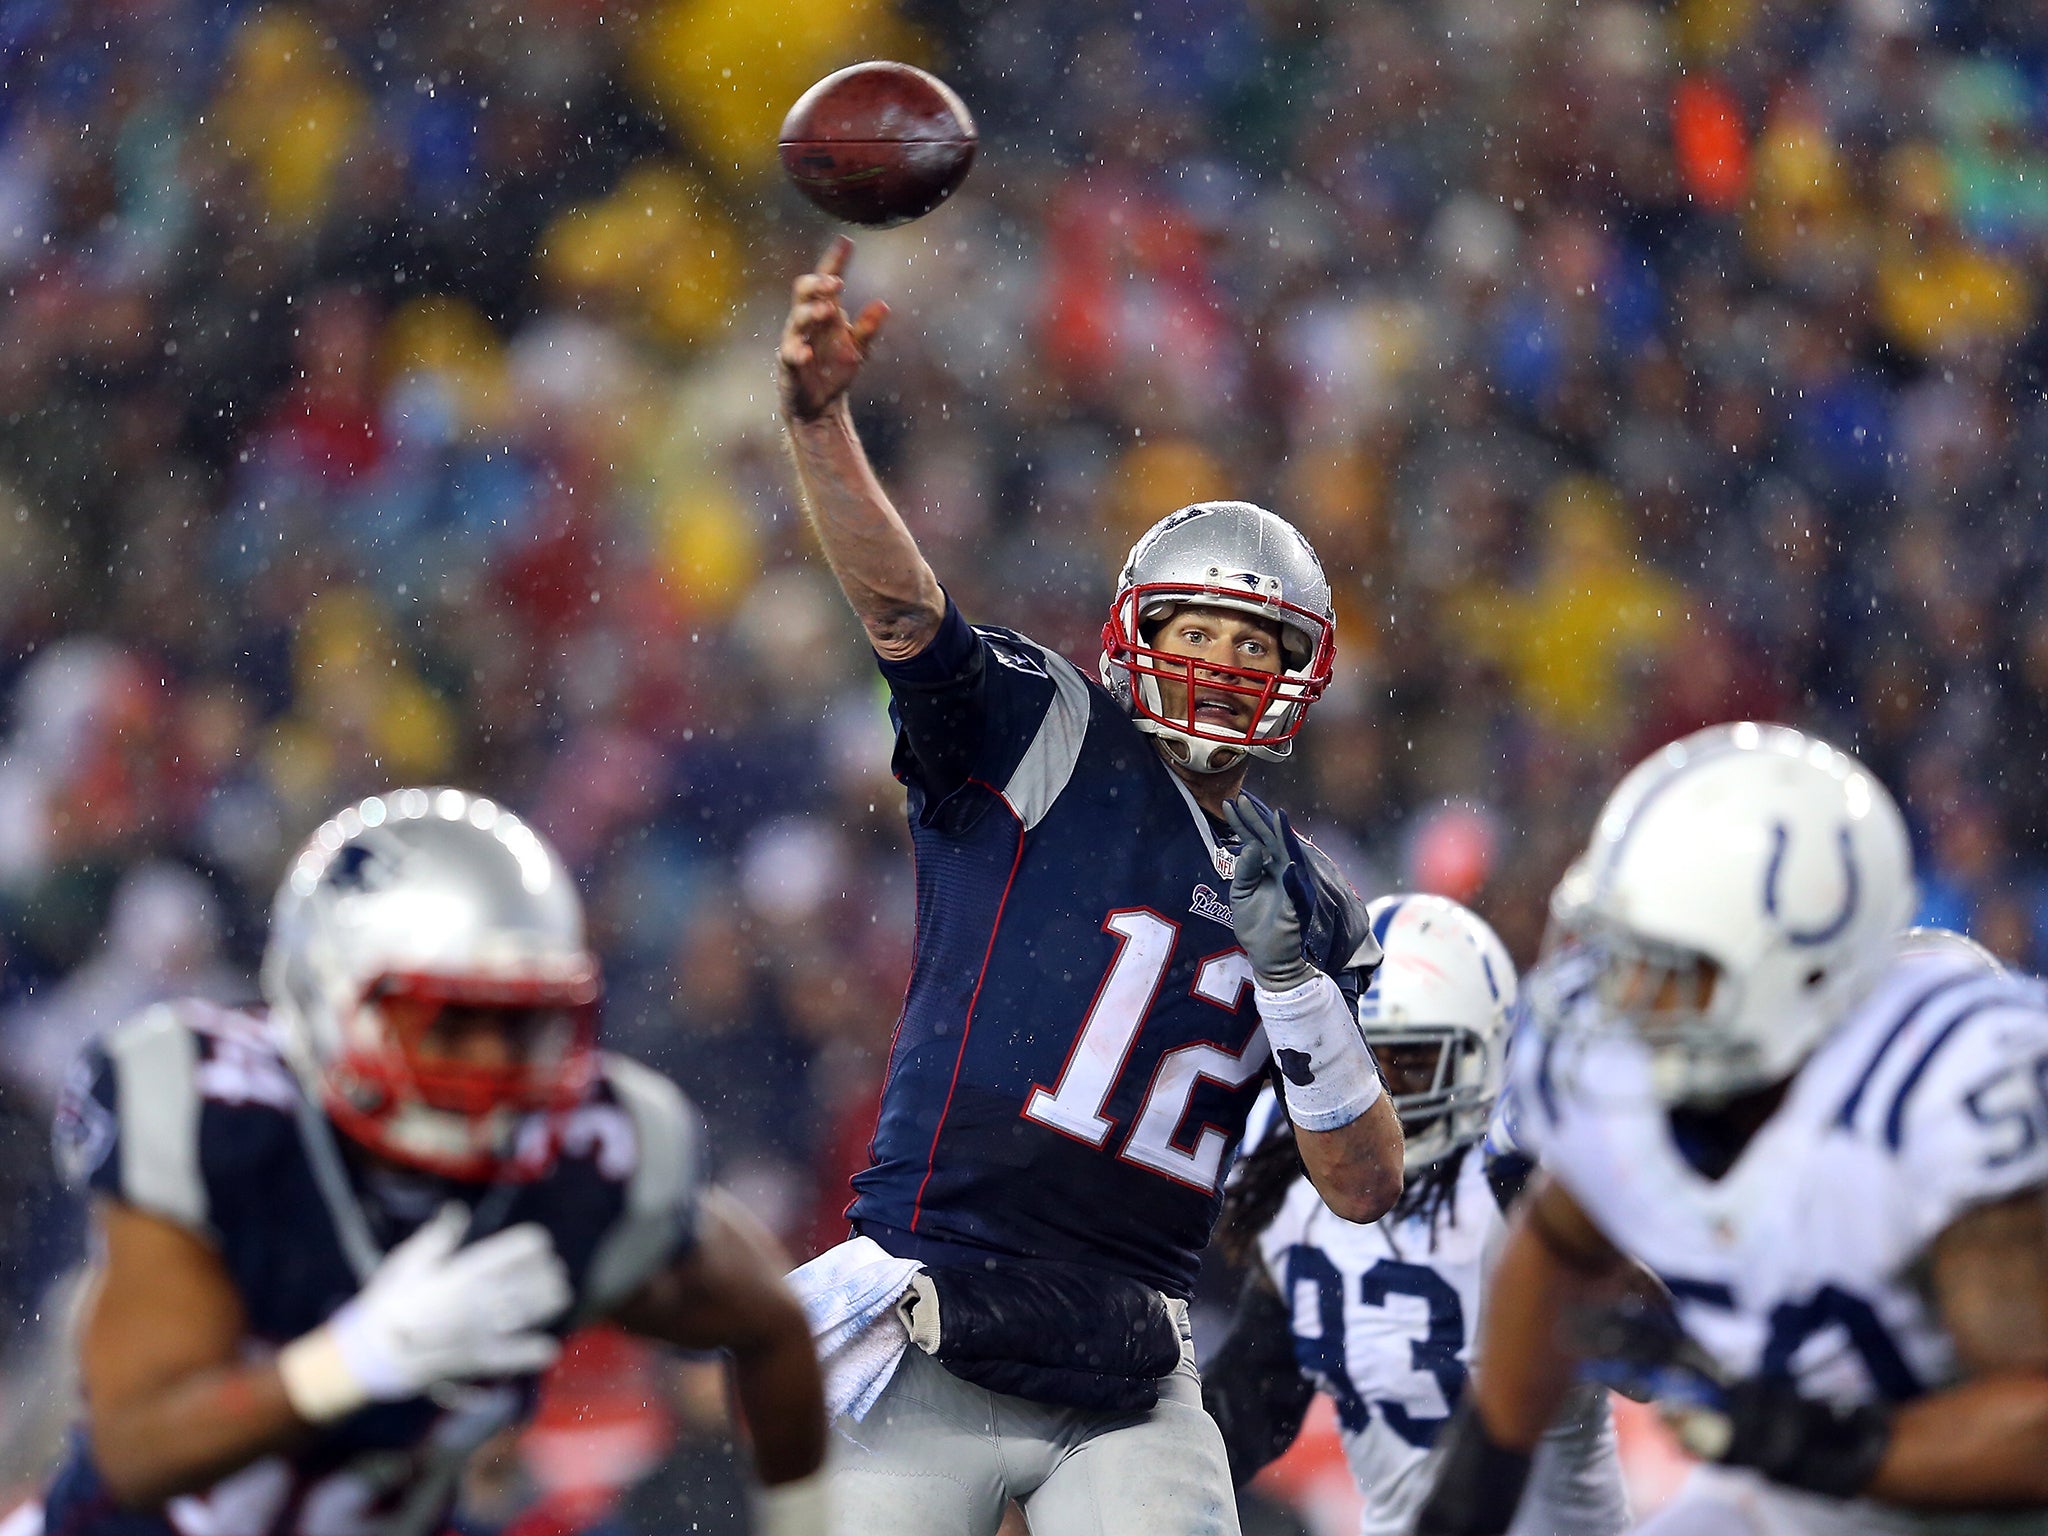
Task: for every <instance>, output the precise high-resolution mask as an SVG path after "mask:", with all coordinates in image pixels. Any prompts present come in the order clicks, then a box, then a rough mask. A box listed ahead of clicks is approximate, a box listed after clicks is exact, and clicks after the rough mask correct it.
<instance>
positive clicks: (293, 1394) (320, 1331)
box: [277, 1324, 370, 1424]
mask: <svg viewBox="0 0 2048 1536" xmlns="http://www.w3.org/2000/svg"><path fill="white" fill-rule="evenodd" d="M277 1374H278V1377H279V1378H280V1379H281V1380H282V1381H283V1382H284V1395H285V1401H287V1402H288V1403H290V1404H291V1405H292V1412H294V1413H296V1414H297V1415H298V1416H299V1417H300V1418H302V1419H304V1420H305V1421H306V1422H307V1423H308V1424H330V1423H332V1422H333V1421H334V1420H336V1419H339V1418H343V1417H345V1416H346V1415H348V1414H351V1413H354V1412H355V1411H356V1410H357V1409H358V1408H360V1407H362V1406H363V1404H365V1403H367V1402H368V1401H369V1400H370V1395H369V1393H367V1392H365V1391H364V1390H363V1384H362V1383H361V1382H360V1381H358V1380H357V1379H356V1374H355V1372H354V1371H352V1370H350V1369H349V1367H348V1361H347V1359H346V1358H345V1357H344V1356H343V1354H342V1351H341V1341H340V1340H339V1339H338V1338H337V1337H336V1336H335V1332H334V1328H333V1325H332V1324H328V1325H326V1326H323V1327H319V1328H315V1329H314V1330H313V1331H312V1332H311V1333H307V1334H301V1335H300V1336H299V1337H298V1338H296V1339H293V1340H292V1341H291V1343H289V1344H287V1345H285V1347H284V1348H283V1349H281V1350H279V1351H278V1352H277Z"/></svg>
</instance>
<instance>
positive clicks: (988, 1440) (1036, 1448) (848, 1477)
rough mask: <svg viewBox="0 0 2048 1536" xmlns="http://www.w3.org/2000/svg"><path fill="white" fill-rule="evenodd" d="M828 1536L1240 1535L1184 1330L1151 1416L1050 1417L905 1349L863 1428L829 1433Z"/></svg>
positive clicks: (1078, 1413) (1219, 1441)
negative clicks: (1006, 1520)
mask: <svg viewBox="0 0 2048 1536" xmlns="http://www.w3.org/2000/svg"><path fill="white" fill-rule="evenodd" d="M830 1466H831V1469H832V1529H833V1532H834V1536H996V1530H997V1527H999V1526H1000V1525H1001V1524H1002V1521H1003V1510H1004V1508H1005V1506H1006V1505H1007V1504H1008V1503H1009V1501H1010V1500H1011V1499H1015V1500H1017V1502H1018V1503H1020V1504H1022V1505H1023V1506H1024V1514H1025V1518H1026V1519H1027V1520H1029V1521H1030V1523H1031V1536H1238V1527H1237V1499H1236V1496H1235V1495H1234V1494H1233V1493H1232V1492H1231V1487H1230V1463H1229V1461H1228V1459H1227V1458H1226V1457H1225V1455H1224V1451H1223V1435H1222V1432H1221V1431H1220V1430H1218V1429H1217V1428H1216V1421H1215V1420H1214V1419H1212V1418H1210V1417H1209V1414H1208V1412H1207V1410H1205V1409H1204V1408H1203V1407H1202V1382H1201V1377H1200V1376H1198V1375H1197V1374H1196V1372H1195V1351H1194V1344H1193V1342H1192V1341H1191V1339H1190V1337H1189V1334H1188V1330H1187V1325H1186V1323H1185V1321H1183V1322H1182V1325H1181V1359H1180V1366H1179V1367H1178V1369H1176V1370H1175V1371H1174V1373H1173V1374H1172V1375H1171V1376H1168V1377H1166V1378H1165V1379H1164V1380H1162V1381H1161V1382H1160V1384H1159V1404H1158V1406H1157V1407H1155V1408H1153V1409H1152V1411H1151V1412H1149V1413H1135V1414H1120V1413H1105V1412H1099V1411H1093V1410H1089V1409H1085V1408H1055V1407H1051V1406H1048V1405H1046V1404H1043V1403H1034V1402H1031V1401H1030V1400H1029V1399H1027V1398H1022V1397H1010V1396H1008V1395H1006V1394H1004V1393H1001V1392H990V1391H988V1390H987V1389H986V1388H984V1387H977V1386H975V1385H973V1384H972V1383H970V1382H965V1381H962V1380H961V1379H960V1378H959V1377H957V1376H955V1375H954V1374H953V1373H952V1372H951V1371H948V1370H947V1369H946V1368H945V1367H944V1366H942V1365H940V1364H939V1362H938V1361H936V1360H934V1359H933V1358H932V1357H931V1356H930V1355H927V1354H926V1353H925V1352H924V1351H923V1350H921V1349H917V1348H915V1347H913V1348H911V1349H908V1350H906V1351H904V1355H903V1363H902V1364H901V1365H900V1366H898V1367H897V1368H896V1375H895V1376H894V1377H893V1378H892V1379H891V1381H890V1382H889V1385H888V1386H887V1387H885V1388H884V1389H883V1391H882V1396H881V1398H880V1400H879V1401H877V1402H876V1404H875V1406H874V1407H873V1409H871V1410H870V1411H869V1413H868V1416H867V1418H866V1419H864V1420H862V1421H861V1422H859V1423H855V1422H854V1421H853V1420H852V1419H850V1418H842V1419H840V1420H839V1422H838V1423H837V1424H835V1425H834V1426H833V1435H832V1449H831V1461H830Z"/></svg>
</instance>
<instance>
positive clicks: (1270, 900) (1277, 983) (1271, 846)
mask: <svg viewBox="0 0 2048 1536" xmlns="http://www.w3.org/2000/svg"><path fill="white" fill-rule="evenodd" d="M1223 819H1224V820H1225V821H1227V822H1229V823H1230V828H1231V830H1232V831H1233V832H1235V833H1237V835H1238V837H1239V838H1241V839H1242V840H1243V847H1242V848H1240V849H1239V850H1238V855H1237V872H1236V874H1235V875H1234V876H1232V878H1231V881H1230V918H1231V922H1232V924H1233V925H1234V926H1235V927H1236V929H1237V942H1238V943H1239V944H1241V945H1243V946H1244V952H1245V954H1246V955H1247V956H1248V957H1250V959H1251V962H1252V974H1253V975H1254V976H1255V977H1257V979H1258V983H1259V985H1260V986H1262V987H1264V988H1265V989H1266V990H1267V991H1268V992H1286V991H1290V990H1292V989H1293V988H1295V987H1298V986H1300V985H1301V984H1302V983H1303V982H1305V981H1307V980H1308V979H1309V978H1310V977H1311V976H1313V975H1315V968H1314V967H1313V966H1311V965H1310V964H1309V963H1308V959H1307V957H1306V956H1305V955H1303V954H1302V950H1301V914H1302V912H1303V910H1304V909H1305V908H1306V907H1307V904H1308V903H1307V896H1308V886H1307V882H1306V880H1305V879H1304V877H1303V874H1302V869H1303V866H1304V865H1305V864H1306V862H1307V861H1306V860H1305V859H1303V858H1302V857H1301V856H1300V853H1301V849H1300V844H1299V843H1298V842H1297V841H1296V839H1295V836H1294V829H1293V828H1292V827H1290V826H1288V825H1287V817H1286V815H1285V814H1284V813H1283V812H1280V811H1274V810H1268V809H1267V808H1266V807H1264V806H1262V805H1260V804H1259V803H1258V802H1257V801H1255V800H1253V799H1252V798H1251V797H1250V796H1249V795H1239V796H1237V798H1235V799H1234V800H1229V801H1226V802H1224V806H1223Z"/></svg>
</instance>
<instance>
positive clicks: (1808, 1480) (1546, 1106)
mask: <svg viewBox="0 0 2048 1536" xmlns="http://www.w3.org/2000/svg"><path fill="white" fill-rule="evenodd" d="M1912 902H1913V880H1912V861H1911V853H1910V849H1909V845H1908V841H1907V836H1906V829H1905V825H1904V823H1903V821H1902V819H1901V817H1900V815H1899V811H1898V808H1897V806H1896V805H1894V804H1893V802H1892V798H1891V796H1890V795H1889V794H1887V793H1886V792H1885V789H1884V787H1883V786H1882V785H1880V784H1879V783H1878V782H1877V781H1876V780H1875V779H1874V778H1872V777H1871V776H1870V774H1868V773H1867V772H1865V771H1864V770H1863V768H1862V767H1860V766H1859V765H1858V764H1857V763H1856V762H1855V761H1854V760H1853V759H1852V758H1850V757H1848V756H1846V755H1844V754H1843V753H1841V752H1838V751H1836V750H1835V749H1833V748H1831V747H1829V746H1827V745H1826V744H1825V743H1823V742H1819V741H1816V740H1814V739H1812V738H1811V737H1808V736H1804V735H1802V734H1800V733H1799V732H1797V731H1793V730H1789V729H1786V728H1784V727H1779V726H1763V725H1755V724H1741V725H1732V726H1720V727H1716V728H1713V729H1711V730H1707V731H1702V732H1699V733H1697V734H1695V735H1693V736H1689V737H1687V738H1685V739H1684V740H1683V741H1679V742H1676V743H1673V744H1672V745H1671V746H1668V747H1666V748H1664V749H1663V750H1662V751H1660V752H1658V753H1656V754H1655V755H1654V756H1653V757H1651V758H1650V759H1649V760H1648V761H1647V762H1645V763H1643V764H1642V765H1641V766H1640V767H1638V768H1637V769H1636V770H1635V771H1634V772H1633V773H1631V774H1630V775H1629V776H1628V777H1627V778H1626V779H1625V780H1623V782H1622V784H1621V785H1620V787H1619V788H1618V789H1616V790H1615V792H1614V794H1613V795H1612V796H1611V797H1610V799H1609V800H1608V802H1607V805H1606V806H1605V808H1604V809H1603V810H1602V812H1601V814H1600V817H1599V820H1598V822H1597V824H1596V826H1595V829H1594V832H1593V836H1592V840H1591V842H1590V844H1589V846H1588V847H1587V849H1586V851H1585V853H1584V855H1583V856H1582V857H1581V858H1580V859H1579V861H1578V862H1577V863H1575V864H1574V865H1573V867H1572V869H1571V870H1570V871H1569V872H1568V873H1567V875H1566V877H1565V879H1564V880H1563V882H1561V883H1560V885H1559V887H1558V890H1557V892H1556V894H1555V895H1554V896H1553V898H1552V913H1553V923H1554V925H1555V929H1556V932H1555V934H1554V938H1553V953H1552V957H1551V958H1550V959H1549V960H1547V961H1546V963H1545V965H1544V966H1543V967H1541V968H1539V970H1538V971H1536V972H1534V973H1532V974H1531V976H1530V977H1529V978H1528V979H1527V983H1526V985H1525V989H1524V1001H1525V1006H1526V1011H1527V1023H1526V1024H1525V1026H1524V1028H1525V1031H1526V1033H1525V1034H1524V1035H1523V1037H1521V1038H1520V1039H1519V1040H1518V1041H1517V1044H1516V1047H1515V1058H1514V1064H1513V1067H1512V1069H1511V1070H1512V1075H1513V1084H1512V1092H1513V1093H1514V1095H1515V1103H1516V1107H1517V1109H1518V1111H1519V1114H1520V1119H1519V1124H1518V1133H1519V1134H1520V1135H1521V1136H1522V1138H1523V1139H1524V1140H1525V1141H1526V1142H1527V1143H1528V1144H1529V1147H1530V1150H1531V1151H1532V1152H1533V1153H1534V1154H1535V1155H1536V1157H1537V1158H1538V1160H1539V1161H1540V1163H1541V1165H1542V1169H1543V1172H1542V1174H1540V1175H1539V1176H1538V1182H1537V1183H1536V1184H1535V1185H1534V1187H1533V1188H1532V1189H1531V1191H1530V1193H1529V1195H1528V1196H1527V1197H1526V1199H1525V1200H1524V1202H1523V1204H1522V1206H1521V1208H1520V1209H1519V1210H1518V1213H1517V1219H1516V1220H1515V1222H1514V1223H1513V1224H1512V1226H1511V1228H1510V1232H1509V1237H1508V1241H1507V1244H1506V1247H1505V1249H1504V1251H1503V1253H1502V1256H1501V1261H1500V1265H1499V1268H1498V1269H1497V1271H1496V1273H1495V1288H1494V1292H1493V1297H1494V1304H1493V1306H1492V1307H1491V1308H1490V1309H1489V1311H1488V1314H1487V1318H1486V1324H1485V1328H1484V1333H1483V1337H1482V1341H1481V1358H1482V1360H1483V1364H1482V1366H1481V1367H1480V1369H1479V1371H1478V1373H1477V1375H1476V1377H1475V1380H1474V1383H1473V1389H1472V1391H1471V1392H1470V1393H1468V1394H1467V1397H1466V1402H1465V1405H1464V1408H1463V1411H1461V1413H1460V1415H1459V1416H1458V1418H1457V1419H1455V1420H1454V1421H1453V1423H1452V1425H1451V1427H1450V1428H1449V1429H1448V1430H1447V1431H1446V1432H1445V1435H1444V1440H1445V1442H1446V1450H1445V1458H1444V1463H1443V1466H1442V1468H1441V1471H1440V1474H1439V1476H1438V1478H1437V1480H1436V1483H1435V1487H1434V1489H1433V1491H1432V1493H1431V1495H1430V1499H1429V1502H1428V1504H1427V1505H1426V1506H1425V1508H1424V1510H1423V1514H1422V1517H1421V1520H1420V1522H1419V1526H1418V1529H1419V1530H1421V1531H1423V1532H1434V1533H1449V1532H1456V1533H1459V1536H1478V1533H1483V1532H1493V1533H1497V1532H1500V1531H1503V1530H1506V1529H1507V1528H1508V1526H1509V1523H1510V1521H1511V1519H1512V1517H1513V1513H1514V1508H1515V1501H1516V1497H1517V1494H1518V1492H1519V1490H1520V1488H1521V1487H1522V1483H1523V1480H1524V1479H1525V1478H1526V1476H1527V1474H1528V1468H1529V1452H1530V1451H1531V1450H1532V1449H1533V1448H1534V1446H1535V1445H1536V1443H1537V1437H1538V1435H1539V1434H1540V1433H1541V1431H1542V1428H1543V1427H1544V1426H1545V1425H1546V1424H1547V1423H1548V1422H1549V1420H1550V1416H1551V1414H1552V1413H1553V1412H1554V1410H1555V1406H1556V1404H1557V1403H1558V1402H1559V1401H1560V1399H1561V1397H1562V1395H1563V1394H1564V1393H1565V1392H1566V1391H1567V1390H1568V1388H1569V1387H1570V1385H1571V1383H1572V1381H1573V1380H1574V1376H1575V1370H1576V1367H1577V1366H1578V1365H1579V1363H1580V1362H1579V1359H1578V1356H1579V1355H1581V1354H1583V1353H1585V1352H1586V1351H1587V1349H1588V1346H1589V1343H1590V1342H1593V1341H1597V1343H1598V1348H1597V1349H1596V1350H1595V1352H1625V1353H1626V1354H1627V1355H1628V1356H1630V1357H1631V1358H1632V1360H1633V1362H1634V1363H1635V1364H1638V1365H1642V1366H1645V1367H1653V1368H1655V1371H1656V1373H1657V1374H1658V1375H1659V1376H1660V1377H1661V1380H1662V1383H1663V1387H1664V1395H1666V1396H1667V1398H1670V1397H1672V1396H1673V1395H1674V1391H1673V1389H1676V1394H1675V1395H1676V1397H1677V1400H1676V1401H1668V1402H1667V1413H1668V1414H1669V1415H1670V1416H1671V1417H1672V1418H1673V1420H1674V1422H1675V1423H1677V1424H1678V1426H1679V1427H1680V1431H1681V1435H1682V1437H1683V1438H1684V1439H1685V1440H1686V1442H1687V1443H1688V1445H1689V1446H1690V1448H1691V1449H1693V1450H1694V1451H1695V1452H1697V1453H1698V1454H1700V1455H1701V1456H1702V1457H1703V1458H1704V1459H1705V1463H1706V1464H1705V1465H1703V1466H1701V1467H1700V1468H1698V1469H1697V1470H1696V1471H1695V1472H1694V1473H1693V1475H1692V1476H1691V1477H1690V1478H1689V1480H1688V1481H1687V1483H1686V1485H1685V1486H1684V1488H1683V1489H1682V1490H1681V1492H1680V1493H1679V1495H1678V1496H1677V1498H1676V1499H1675V1500H1674V1501H1673V1503H1672V1504H1670V1505H1668V1506H1667V1507H1666V1508H1665V1509H1664V1510H1663V1511H1662V1512H1660V1513H1659V1514H1658V1515H1657V1516H1656V1517H1655V1518H1654V1519H1653V1520H1652V1521H1650V1522H1649V1524H1648V1525H1647V1526H1646V1527H1645V1529H1646V1530H1647V1529H1654V1530H1655V1531H1657V1532H1659V1533H1661V1536H1678V1533H1684V1536H1724V1533H1725V1536H1751V1533H1755V1536H1775V1533H1778V1532H1791V1531H1801V1532H1818V1533H1821V1536H1834V1533H1846V1532H1850V1531H1859V1532H1860V1531H1884V1532H1914V1531H1928V1530H1939V1529H1956V1528H1958V1527H1960V1526H1966V1527H1967V1528H1968V1529H1970V1530H1973V1531H1985V1530H2004V1529H2036V1528H2039V1527H2040V1526H2041V1525H2042V1523H2043V1512H2044V1511H2048V1206H2044V1199H2043V1191H2044V1189H2048V1103H2044V1100H2043V1083H2044V1080H2048V993H2044V989H2043V988H2042V987H2041V986H2040V985H2039V984H2038V983H2036V982H2033V981H2031V980H2021V979H2015V978H2012V977H2008V976H2006V975H2003V974H2002V973H2000V972H1999V971H1997V970H1996V969H1994V968H1991V967H1987V966H1985V965H1984V964H1983V963H1982V962H1981V960H1979V959H1978V958H1976V957H1974V956H1971V955H1969V954H1963V955H1961V956H1957V955H1954V954H1940V953H1933V954H1929V953H1925V952H1922V953H1912V952H1910V950H1908V949H1907V948H1906V947H1905V946H1904V945H1902V943H1901V930H1902V929H1903V927H1904V924H1905V922H1906V920H1907V918H1908V916H1909V915H1910V913H1911V910H1912ZM1923 948H1924V947H1923ZM1623 1253H1627V1254H1630V1255H1632V1256H1633V1257H1635V1258H1636V1259H1638V1260H1640V1261H1641V1262H1642V1263H1644V1264H1646V1265H1647V1266H1648V1267H1649V1268H1651V1269H1652V1270H1654V1271H1655V1272H1656V1273H1657V1274H1658V1275H1659V1276H1660V1277H1661V1278H1662V1279H1663V1280H1664V1282H1665V1284H1666V1285H1667V1286H1668V1287H1669V1289H1670V1291H1671V1294H1672V1296H1673V1297H1674V1298H1675V1300H1676V1312H1675V1324H1676V1326H1675V1327H1667V1328H1665V1329H1664V1330H1663V1338H1662V1341H1661V1342H1659V1341H1658V1340H1657V1338H1656V1335H1655V1331H1654V1330H1637V1331H1636V1336H1635V1337H1634V1338H1633V1339H1630V1338H1629V1337H1628V1336H1627V1335H1626V1334H1625V1333H1610V1334H1609V1335H1608V1336H1607V1337H1605V1338H1604V1339H1603V1338H1601V1337H1600V1335H1599V1332H1598V1330H1595V1331H1593V1333H1592V1334H1591V1336H1590V1338H1589V1335H1588V1333H1587V1332H1585V1331H1576V1332H1575V1330H1574V1329H1573V1327H1572V1326H1571V1325H1570V1314H1571V1312H1572V1310H1573V1308H1574V1307H1575V1305H1576V1304H1577V1303H1579V1302H1580V1301H1581V1299H1582V1298H1583V1297H1585V1295H1586V1294H1587V1292H1588V1290H1589V1289H1590V1288H1591V1287H1593V1286H1595V1285H1596V1284H1598V1283H1599V1282H1600V1281H1601V1280H1602V1279H1603V1277H1605V1276H1607V1275H1608V1274H1610V1273H1611V1272H1612V1271H1613V1270H1614V1269H1615V1268H1616V1267H1617V1266H1618V1265H1620V1264H1621V1262H1622V1259H1621V1255H1622V1254H1623ZM1617 1343H1621V1344H1625V1345H1626V1346H1627V1348H1626V1350H1625V1351H1616V1350H1615V1346H1616V1344H1617Z"/></svg>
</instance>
